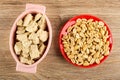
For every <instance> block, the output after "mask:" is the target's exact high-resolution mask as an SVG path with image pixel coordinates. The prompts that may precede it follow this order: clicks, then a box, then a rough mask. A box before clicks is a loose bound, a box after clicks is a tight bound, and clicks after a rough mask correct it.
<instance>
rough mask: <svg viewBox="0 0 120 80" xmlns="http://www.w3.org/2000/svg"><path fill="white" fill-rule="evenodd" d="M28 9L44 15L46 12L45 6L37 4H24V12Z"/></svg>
mask: <svg viewBox="0 0 120 80" xmlns="http://www.w3.org/2000/svg"><path fill="white" fill-rule="evenodd" d="M28 9H37V10H38V11H40V12H41V13H43V14H45V11H46V7H45V6H43V5H37V4H26V8H25V10H28Z"/></svg>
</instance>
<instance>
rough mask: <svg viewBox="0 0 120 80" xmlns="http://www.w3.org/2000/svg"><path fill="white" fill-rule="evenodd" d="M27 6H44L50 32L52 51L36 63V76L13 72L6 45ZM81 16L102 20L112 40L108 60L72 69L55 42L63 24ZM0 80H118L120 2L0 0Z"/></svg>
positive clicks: (119, 62) (119, 68) (119, 73)
mask: <svg viewBox="0 0 120 80" xmlns="http://www.w3.org/2000/svg"><path fill="white" fill-rule="evenodd" d="M26 3H34V4H43V5H45V6H46V7H47V11H46V14H47V16H48V17H49V19H50V21H51V24H52V29H53V38H52V39H53V40H52V45H51V48H50V50H49V53H48V55H47V56H46V58H45V59H44V60H43V61H42V62H41V63H39V64H38V67H37V73H36V74H30V73H23V72H17V71H15V67H16V63H15V61H14V59H13V58H12V56H11V54H10V50H9V44H8V42H9V34H10V29H11V26H12V24H13V22H14V20H15V19H16V18H17V16H18V15H19V14H20V13H21V12H22V11H24V9H25V4H26ZM84 13H88V14H92V15H95V16H98V17H99V18H101V19H103V20H104V21H105V22H106V23H107V24H108V25H109V27H110V29H111V31H112V34H113V40H114V44H113V49H112V53H111V55H110V56H109V57H108V59H107V60H106V61H105V62H104V63H103V64H101V65H99V66H97V67H94V68H91V69H83V68H78V67H74V66H73V65H71V64H69V63H68V62H67V61H65V59H64V58H63V57H62V55H61V53H60V51H59V47H58V43H57V41H58V34H59V31H60V28H61V27H62V26H63V25H64V24H65V22H66V21H67V20H68V19H70V18H72V17H73V16H75V15H79V14H84ZM0 80H120V0H29V1H25V0H0Z"/></svg>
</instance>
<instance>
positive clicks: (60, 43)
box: [59, 14, 113, 68]
mask: <svg viewBox="0 0 120 80" xmlns="http://www.w3.org/2000/svg"><path fill="white" fill-rule="evenodd" d="M78 18H80V19H82V18H85V19H87V20H88V19H93V20H94V21H102V22H103V23H104V24H105V27H106V29H107V31H108V35H109V38H108V39H107V40H108V41H109V42H110V44H109V48H110V50H109V51H110V52H111V50H112V44H113V39H112V34H111V31H110V29H109V27H108V25H107V24H106V23H105V22H104V21H103V20H101V19H99V18H97V17H95V16H92V15H89V14H83V15H78V16H75V17H73V18H71V19H70V20H69V21H68V22H67V23H66V24H65V25H64V26H63V28H62V29H61V31H60V34H59V47H60V51H61V53H62V55H63V57H64V58H65V59H66V60H67V61H68V62H69V63H71V64H73V65H74V66H77V67H82V68H91V67H95V66H97V65H99V64H96V63H94V64H91V65H89V66H83V65H77V64H75V63H72V62H71V60H70V59H69V58H68V57H67V55H66V53H65V51H64V47H63V44H62V36H63V35H64V34H67V32H66V30H67V28H68V27H69V26H71V25H74V24H75V21H76V20H77V19H78ZM107 57H108V56H105V57H104V58H103V59H102V60H101V61H100V64H101V63H102V62H103V61H105V60H106V59H107Z"/></svg>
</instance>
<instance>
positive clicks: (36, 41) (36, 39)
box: [14, 13, 49, 65]
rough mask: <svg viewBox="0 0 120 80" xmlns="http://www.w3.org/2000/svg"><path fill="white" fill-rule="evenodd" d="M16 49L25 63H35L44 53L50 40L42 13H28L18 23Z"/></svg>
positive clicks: (19, 57)
mask: <svg viewBox="0 0 120 80" xmlns="http://www.w3.org/2000/svg"><path fill="white" fill-rule="evenodd" d="M16 25H17V29H16V35H15V45H14V50H15V53H16V55H17V56H18V59H19V60H20V62H21V63H23V64H27V65H30V64H33V63H35V61H37V60H38V59H39V58H40V57H41V56H42V55H43V53H44V50H45V48H46V46H47V41H48V36H49V35H48V30H47V24H46V19H45V16H44V15H42V14H41V13H37V14H27V15H26V16H25V17H24V18H23V19H20V20H19V21H18V22H17V23H16Z"/></svg>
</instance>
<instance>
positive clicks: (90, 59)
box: [62, 19, 110, 66]
mask: <svg viewBox="0 0 120 80" xmlns="http://www.w3.org/2000/svg"><path fill="white" fill-rule="evenodd" d="M66 31H67V34H65V35H63V37H62V43H63V47H64V51H65V53H66V54H67V56H68V58H69V59H70V60H71V62H73V63H75V64H78V65H83V66H89V65H91V64H94V63H96V64H99V63H100V60H102V59H103V58H104V56H107V55H109V44H110V43H109V41H107V39H108V37H109V36H108V31H107V29H106V26H105V25H104V23H103V22H102V21H94V20H93V19H88V20H87V19H77V20H76V23H75V24H74V25H72V26H69V27H68V29H67V30H66ZM76 56H77V57H76Z"/></svg>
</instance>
